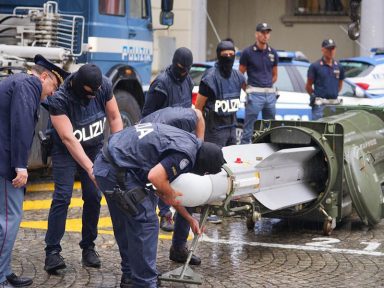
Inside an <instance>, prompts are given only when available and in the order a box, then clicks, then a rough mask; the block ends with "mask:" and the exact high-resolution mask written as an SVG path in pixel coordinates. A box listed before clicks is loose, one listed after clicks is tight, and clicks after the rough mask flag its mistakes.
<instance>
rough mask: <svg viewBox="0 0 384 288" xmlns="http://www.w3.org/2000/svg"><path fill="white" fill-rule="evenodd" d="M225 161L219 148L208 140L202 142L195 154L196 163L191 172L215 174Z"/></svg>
mask: <svg viewBox="0 0 384 288" xmlns="http://www.w3.org/2000/svg"><path fill="white" fill-rule="evenodd" d="M224 163H226V161H225V159H224V156H223V151H221V148H220V147H219V146H218V145H216V144H214V143H210V142H203V144H202V145H201V147H200V149H199V151H198V152H197V155H196V163H195V166H194V167H193V169H192V171H191V172H192V173H195V174H198V175H205V174H216V173H219V172H220V171H221V166H223V164H224Z"/></svg>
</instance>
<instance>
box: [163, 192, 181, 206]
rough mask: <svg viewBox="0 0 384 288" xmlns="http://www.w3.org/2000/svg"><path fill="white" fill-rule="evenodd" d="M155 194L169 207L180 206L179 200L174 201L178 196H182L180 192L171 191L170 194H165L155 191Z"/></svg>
mask: <svg viewBox="0 0 384 288" xmlns="http://www.w3.org/2000/svg"><path fill="white" fill-rule="evenodd" d="M157 194H158V195H159V197H160V198H161V200H163V201H164V202H165V204H167V205H170V206H177V205H180V200H176V198H177V197H178V196H183V194H182V193H181V192H178V191H173V192H172V194H166V193H161V192H160V191H159V190H157Z"/></svg>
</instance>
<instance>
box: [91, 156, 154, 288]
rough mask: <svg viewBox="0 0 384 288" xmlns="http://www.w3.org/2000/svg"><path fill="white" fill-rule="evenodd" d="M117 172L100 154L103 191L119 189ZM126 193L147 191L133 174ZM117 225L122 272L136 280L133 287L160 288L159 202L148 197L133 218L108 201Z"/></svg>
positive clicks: (97, 174)
mask: <svg viewBox="0 0 384 288" xmlns="http://www.w3.org/2000/svg"><path fill="white" fill-rule="evenodd" d="M116 172H117V171H116V169H115V168H114V167H113V166H112V165H111V164H109V163H108V162H107V161H105V160H104V157H103V156H102V154H101V153H100V154H99V156H98V157H97V158H96V161H95V164H94V175H95V177H96V180H97V184H98V185H99V188H100V189H101V191H103V192H104V191H108V190H110V191H111V190H113V188H114V187H115V186H116V183H117V180H116V175H117V173H116ZM125 185H126V189H127V190H130V189H133V188H135V187H142V188H145V187H143V184H142V183H140V182H139V181H138V180H136V178H135V177H134V176H132V175H130V173H127V174H126V177H125ZM106 200H107V204H108V208H109V212H110V214H111V219H112V223H113V232H114V234H115V238H116V242H117V245H118V246H119V251H120V255H121V259H122V261H121V266H122V268H121V270H122V272H123V274H124V276H125V277H128V278H130V279H131V280H132V283H133V287H157V276H158V273H157V270H156V255H157V240H158V233H159V220H158V217H157V215H156V206H157V201H158V198H157V196H156V195H155V193H152V192H150V193H148V196H147V197H145V198H144V200H143V201H142V202H141V203H140V204H137V206H136V208H137V210H138V213H137V215H135V216H129V215H127V214H126V213H125V212H123V211H122V210H121V209H120V208H119V207H118V205H117V204H116V203H115V201H114V200H113V199H110V198H109V197H106Z"/></svg>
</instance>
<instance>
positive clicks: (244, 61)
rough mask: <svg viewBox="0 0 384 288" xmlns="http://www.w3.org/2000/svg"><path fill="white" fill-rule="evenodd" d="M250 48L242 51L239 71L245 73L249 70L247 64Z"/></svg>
mask: <svg viewBox="0 0 384 288" xmlns="http://www.w3.org/2000/svg"><path fill="white" fill-rule="evenodd" d="M247 51H248V50H247V49H244V51H243V53H241V56H240V61H239V62H240V65H239V71H240V72H241V73H243V74H245V72H247V65H248V52H247Z"/></svg>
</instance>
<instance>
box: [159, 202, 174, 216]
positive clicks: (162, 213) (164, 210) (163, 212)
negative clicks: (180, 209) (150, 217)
mask: <svg viewBox="0 0 384 288" xmlns="http://www.w3.org/2000/svg"><path fill="white" fill-rule="evenodd" d="M157 205H158V207H159V216H160V217H164V216H165V215H166V214H167V213H168V212H170V211H171V210H170V208H171V206H169V205H167V204H165V203H164V201H163V200H161V199H159V203H158V204H157Z"/></svg>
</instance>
